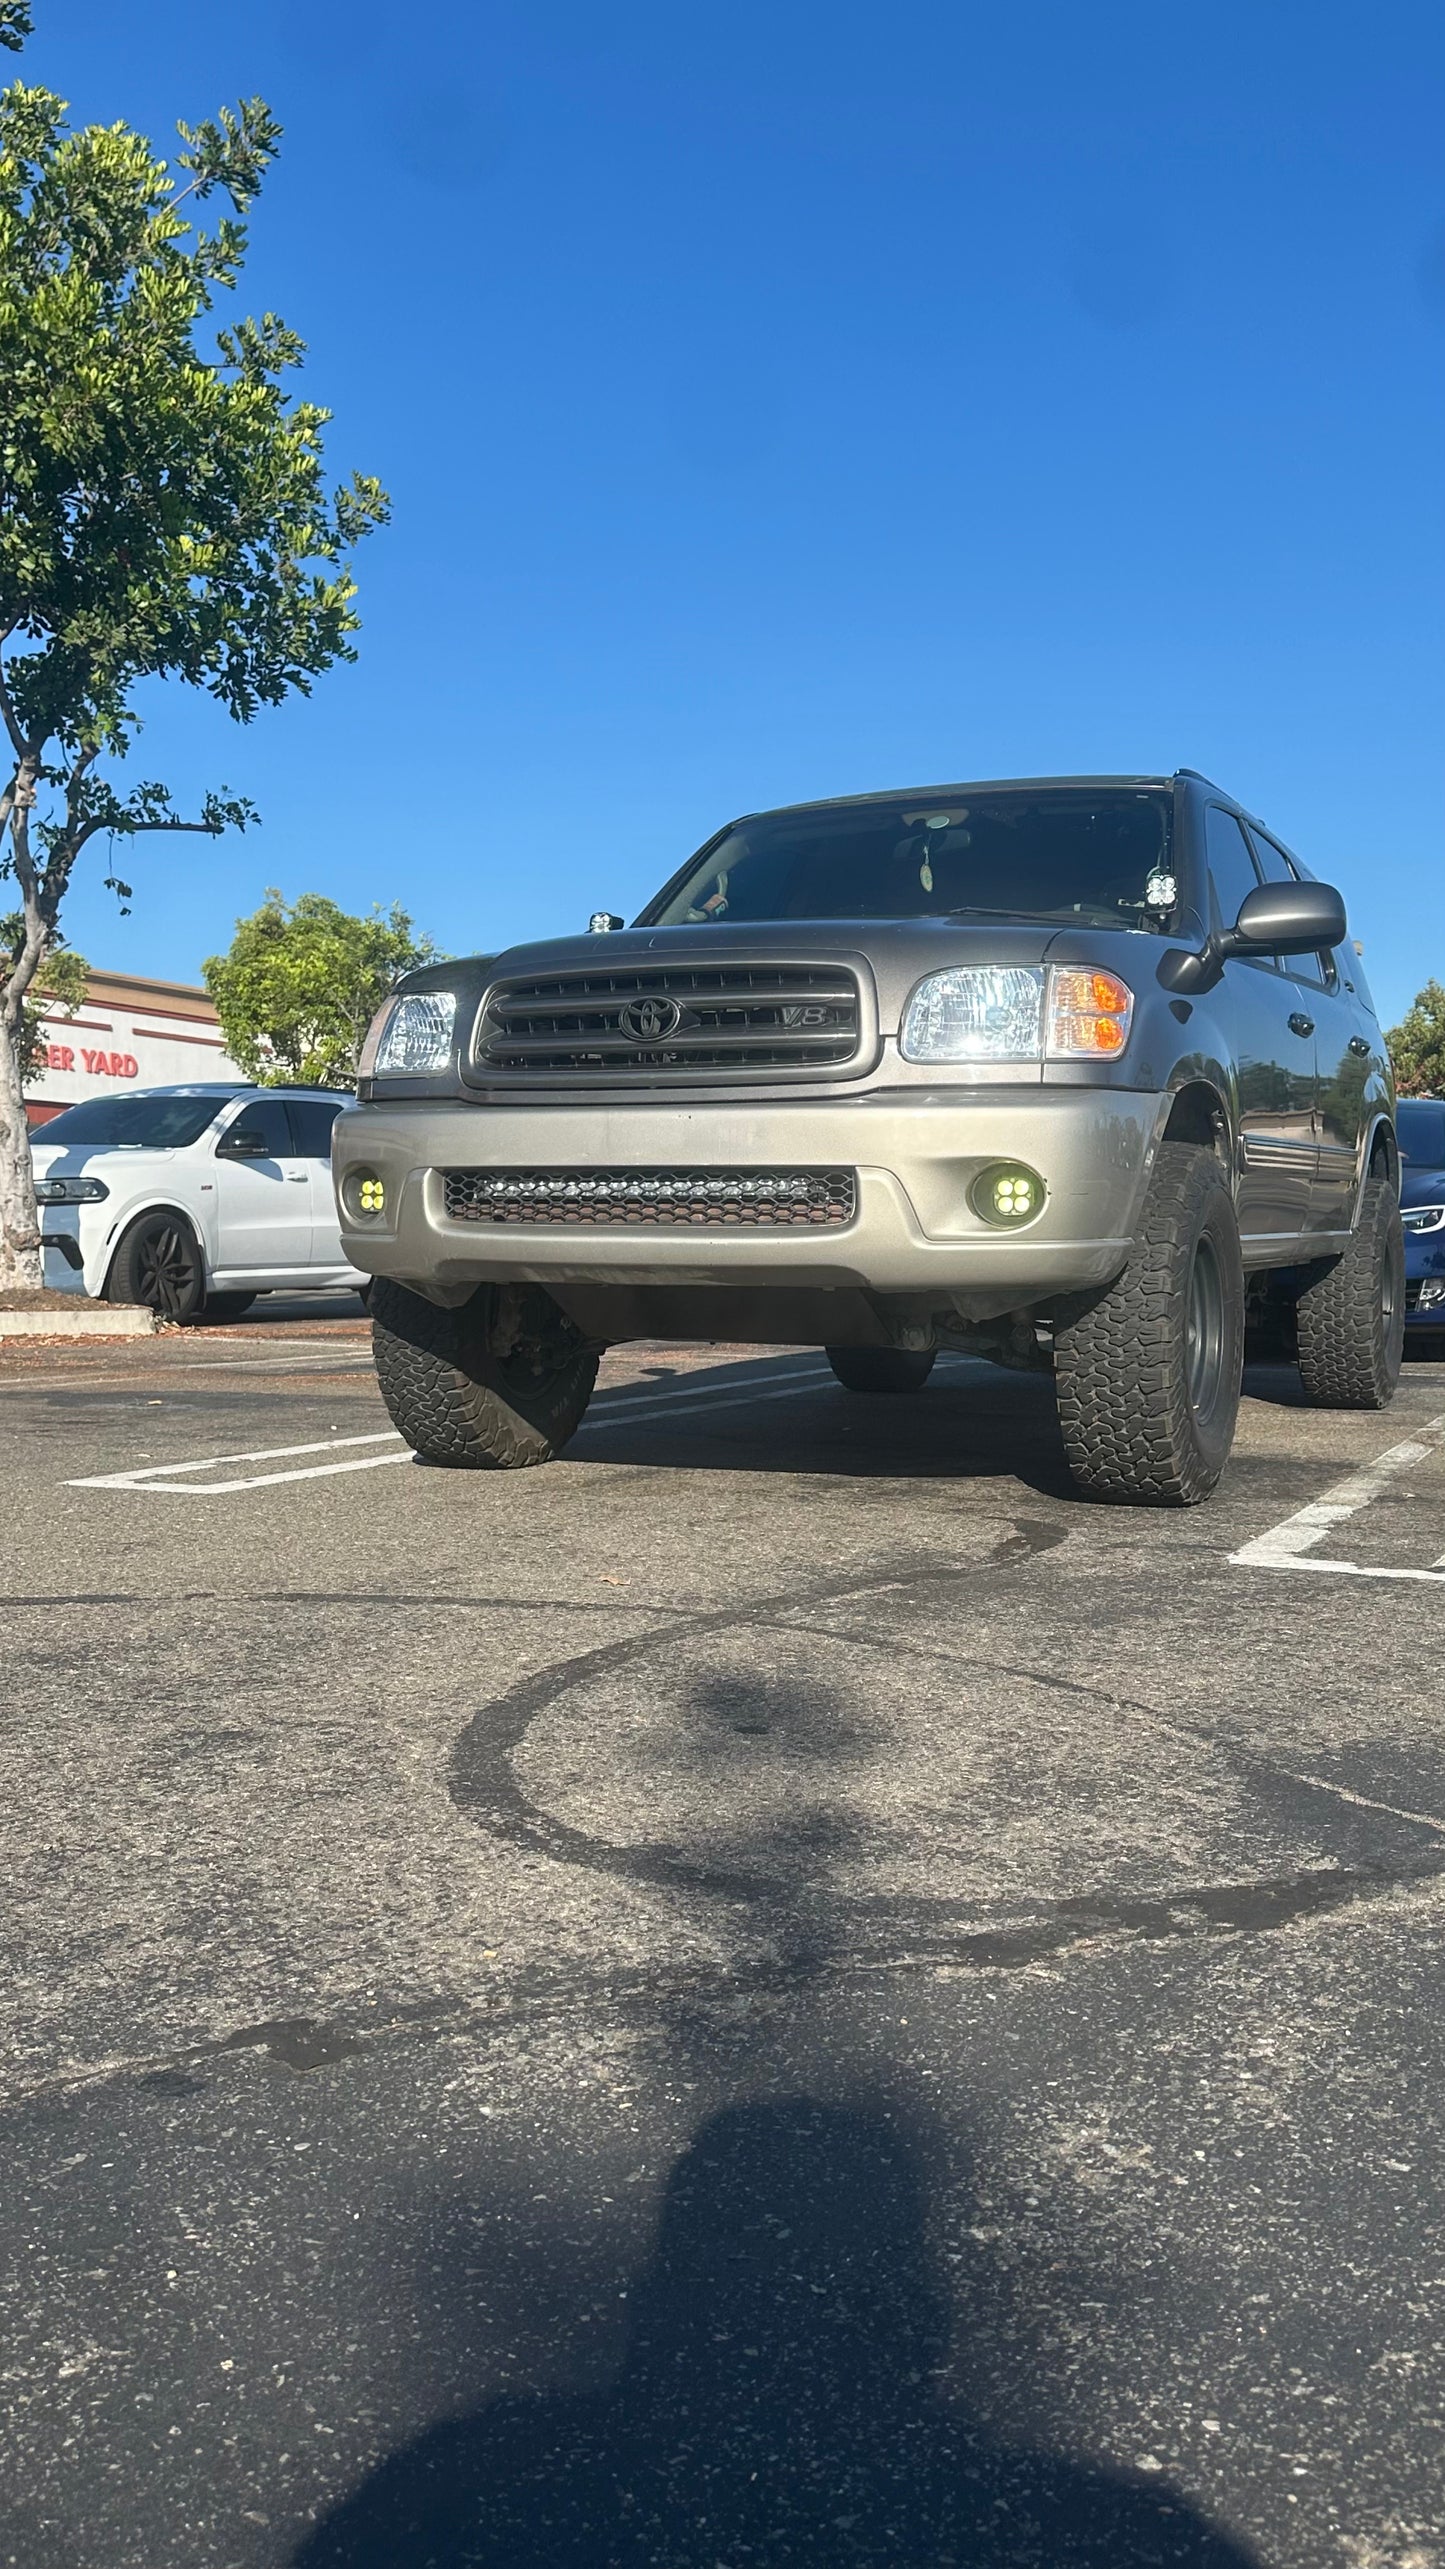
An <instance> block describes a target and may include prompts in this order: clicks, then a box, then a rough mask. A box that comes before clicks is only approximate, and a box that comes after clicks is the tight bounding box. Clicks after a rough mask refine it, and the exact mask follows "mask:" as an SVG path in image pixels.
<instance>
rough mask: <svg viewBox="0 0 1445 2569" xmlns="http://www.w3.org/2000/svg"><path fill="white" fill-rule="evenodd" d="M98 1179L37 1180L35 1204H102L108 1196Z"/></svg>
mask: <svg viewBox="0 0 1445 2569" xmlns="http://www.w3.org/2000/svg"><path fill="white" fill-rule="evenodd" d="M109 1193H110V1189H109V1187H108V1186H102V1184H101V1182H100V1179H99V1178H98V1177H42V1178H39V1179H37V1181H36V1186H35V1201H36V1203H37V1204H104V1202H105V1199H106V1197H107V1196H108V1195H109Z"/></svg>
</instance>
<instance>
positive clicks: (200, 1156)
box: [31, 1085, 367, 1320]
mask: <svg viewBox="0 0 1445 2569" xmlns="http://www.w3.org/2000/svg"><path fill="white" fill-rule="evenodd" d="M350 1102H351V1101H350V1099H349V1098H347V1097H345V1096H340V1095H338V1094H336V1093H335V1092H334V1091H332V1090H329V1089H318V1088H306V1089H287V1088H243V1087H238V1086H235V1085H227V1086H225V1087H218V1086H201V1087H194V1088H132V1089H128V1090H126V1092H125V1093H124V1094H123V1095H121V1096H117V1097H88V1098H86V1099H85V1100H84V1102H83V1104H81V1105H79V1106H71V1107H69V1108H67V1110H66V1112H65V1113H64V1114H63V1115H56V1116H53V1117H52V1118H51V1120H50V1122H49V1123H48V1124H42V1125H41V1126H40V1127H39V1129H38V1130H37V1132H36V1134H35V1136H34V1139H33V1142H32V1145H31V1157H32V1159H33V1161H34V1164H35V1181H36V1185H35V1192H36V1195H37V1198H38V1200H39V1203H40V1223H41V1230H42V1233H43V1235H44V1241H45V1281H46V1283H47V1285H51V1286H59V1287H60V1288H61V1289H62V1290H69V1291H71V1292H74V1293H86V1294H93V1295H102V1294H103V1295H105V1296H106V1297H107V1298H108V1299H109V1300H110V1301H111V1302H144V1303H149V1304H150V1306H151V1308H152V1309H153V1310H155V1311H159V1312H161V1313H163V1314H164V1316H165V1317H166V1318H167V1319H169V1320H193V1319H195V1318H196V1317H197V1315H198V1314H199V1313H200V1312H202V1311H206V1312H208V1313H209V1314H210V1315H211V1316H212V1317H213V1318H214V1319H234V1318H235V1317H236V1315H237V1314H238V1313H239V1312H242V1311H244V1310H245V1309H246V1306H247V1304H248V1303H250V1302H252V1301H253V1300H254V1299H255V1297H256V1295H257V1294H258V1293H261V1292H264V1291H265V1290H266V1289H267V1288H268V1287H274V1286H278V1285H281V1286H290V1287H292V1288H293V1289H298V1288H299V1289H304V1290H314V1291H327V1290H330V1291H332V1292H334V1291H336V1290H337V1288H338V1287H341V1288H344V1287H346V1286H360V1285H363V1284H365V1282H366V1281H367V1280H366V1278H365V1277H364V1276H363V1275H361V1274H360V1273H359V1271H358V1270H357V1269H356V1268H355V1267H353V1266H351V1265H350V1264H349V1263H348V1261H347V1259H346V1257H345V1255H344V1254H343V1251H342V1247H341V1234H340V1231H339V1229H338V1227H337V1218H336V1199H335V1197H334V1195H333V1194H332V1190H331V1127H332V1125H333V1124H334V1123H335V1121H336V1118H337V1116H338V1115H339V1114H340V1112H341V1109H342V1107H343V1106H346V1105H349V1104H350Z"/></svg>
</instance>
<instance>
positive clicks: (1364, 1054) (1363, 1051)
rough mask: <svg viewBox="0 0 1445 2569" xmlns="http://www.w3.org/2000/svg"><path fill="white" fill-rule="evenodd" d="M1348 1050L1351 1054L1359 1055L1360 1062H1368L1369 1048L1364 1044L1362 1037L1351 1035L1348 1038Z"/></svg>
mask: <svg viewBox="0 0 1445 2569" xmlns="http://www.w3.org/2000/svg"><path fill="white" fill-rule="evenodd" d="M1350 1050H1351V1052H1352V1053H1358V1054H1359V1056H1360V1059H1361V1061H1368V1060H1369V1057H1370V1047H1369V1045H1368V1044H1367V1043H1366V1041H1365V1038H1364V1036H1363V1035H1351V1037H1350Z"/></svg>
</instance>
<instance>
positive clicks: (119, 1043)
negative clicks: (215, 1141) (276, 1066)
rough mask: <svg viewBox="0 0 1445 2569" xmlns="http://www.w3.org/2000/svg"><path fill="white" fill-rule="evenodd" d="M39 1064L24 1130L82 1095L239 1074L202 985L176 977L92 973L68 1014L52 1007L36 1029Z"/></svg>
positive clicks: (27, 1092)
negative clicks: (194, 985) (155, 978)
mask: <svg viewBox="0 0 1445 2569" xmlns="http://www.w3.org/2000/svg"><path fill="white" fill-rule="evenodd" d="M40 1039H41V1045H42V1055H41V1066H40V1067H39V1068H38V1069H36V1070H34V1071H32V1073H31V1075H30V1078H29V1079H28V1080H27V1082H26V1087H25V1112H26V1115H27V1117H28V1119H29V1122H30V1125H31V1127H32V1129H33V1128H34V1127H35V1126H36V1125H37V1124H45V1123H48V1122H49V1120H50V1117H51V1116H52V1115H59V1114H60V1113H61V1112H62V1111H63V1109H64V1108H65V1107H67V1106H74V1105H76V1104H77V1103H78V1102H79V1100H80V1099H81V1098H82V1097H98V1096H103V1095H105V1094H107V1093H109V1092H111V1091H113V1090H116V1089H122V1088H164V1087H169V1086H171V1085H173V1084H177V1083H187V1082H189V1081H192V1080H209V1079H242V1078H244V1076H245V1074H244V1072H242V1071H239V1070H238V1069H237V1068H236V1065H235V1063H234V1062H233V1061H232V1059H231V1056H230V1054H229V1053H228V1052H227V1050H226V1046H225V1040H224V1038H223V1036H222V1034H221V1029H220V1025H219V1023H218V1021H217V1017H216V1011H215V1009H214V1007H213V1006H212V1003H211V1001H210V999H209V998H208V997H207V994H206V992H205V991H204V990H196V989H193V988H192V987H191V985H190V983H189V982H184V981H140V980H135V979H133V978H132V977H131V976H130V975H129V974H127V973H121V972H92V973H91V976H90V979H89V982H88V984H87V986H86V993H85V998H84V1000H83V1002H82V1003H81V1005H80V1006H79V1007H78V1008H77V1009H76V1010H75V1012H74V1014H73V1015H71V1014H70V1013H69V1012H68V1011H67V1010H66V1009H64V1008H61V1007H59V1006H56V1007H55V1008H52V1009H48V1010H47V1011H46V1014H45V1017H44V1020H43V1022H42V1026H41V1038H40Z"/></svg>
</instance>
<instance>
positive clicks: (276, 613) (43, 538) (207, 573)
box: [0, 0, 387, 1288]
mask: <svg viewBox="0 0 1445 2569" xmlns="http://www.w3.org/2000/svg"><path fill="white" fill-rule="evenodd" d="M28 32H29V10H28V7H27V5H26V0H0V42H3V43H4V44H5V45H6V46H8V47H9V48H10V49H11V50H12V51H14V50H16V49H17V48H18V46H19V44H20V42H21V41H22V39H23V37H24V36H25V35H26V34H28ZM178 130H179V133H180V137H181V142H182V145H183V148H182V149H181V150H180V151H179V152H177V154H176V155H175V160H174V163H173V165H168V164H167V163H166V162H164V161H162V160H159V159H157V158H156V157H155V155H154V153H153V152H152V149H151V147H150V145H149V144H148V143H147V142H146V141H145V140H144V139H143V138H142V137H141V136H140V135H138V134H135V133H132V132H131V131H129V129H128V128H127V127H125V126H124V125H108V126H106V125H91V126H86V127H84V128H81V129H78V130H71V129H70V128H69V127H68V126H67V125H66V122H65V108H64V102H63V101H62V100H61V99H59V98H56V97H55V96H53V95H52V94H51V92H50V91H48V90H45V89H38V88H29V87H27V86H26V85H25V84H24V83H23V82H20V81H17V82H15V83H13V84H12V85H11V86H10V87H9V88H8V89H6V90H4V91H3V92H0V722H3V725H4V738H5V739H8V742H9V748H10V753H11V755H10V761H9V774H8V777H7V775H6V768H5V765H3V764H0V875H4V876H8V877H9V878H11V880H12V881H13V883H14V886H15V889H16V892H17V893H18V896H19V898H18V907H17V908H16V910H15V912H14V916H13V918H12V919H11V920H10V921H9V922H8V923H7V924H6V928H5V930H3V931H0V1286H5V1287H15V1286H19V1287H21V1288H26V1287H35V1286H38V1284H39V1282H40V1252H39V1226H38V1221H37V1217H36V1211H35V1197H34V1188H33V1184H32V1180H31V1172H30V1155H29V1148H28V1141H27V1135H26V1126H25V1113H24V1104H23V1097H22V1080H23V1075H24V1067H25V1055H26V1050H27V1044H28V1041H29V1036H28V1031H27V1030H28V1027H29V1026H30V1024H31V1023H32V1022H33V1002H31V1001H30V997H29V994H30V993H31V991H32V990H33V989H34V987H35V985H36V981H37V976H42V977H43V975H44V972H45V969H46V966H47V963H48V961H49V960H50V959H52V958H53V957H54V956H55V954H56V952H57V949H58V948H59V947H60V945H61V944H62V942H63V934H62V929H61V925H60V912H61V906H62V903H63V901H64V898H65V894H66V891H67V889H68V886H69V884H70V880H71V876H72V874H73V871H74V868H75V866H76V863H77V861H78V860H79V858H80V856H81V854H82V852H83V850H84V849H85V848H86V847H87V846H88V844H89V842H90V841H91V839H93V838H94V837H96V836H97V835H98V834H99V833H105V834H106V835H107V837H108V838H109V840H110V841H111V844H112V856H111V865H110V870H109V871H108V873H107V875H106V878H105V879H106V881H107V883H108V884H109V885H110V886H111V887H112V888H113V889H114V890H115V891H116V892H117V893H118V894H119V896H120V898H121V900H122V901H124V900H125V899H126V898H127V897H128V887H127V886H126V885H125V884H124V883H123V882H121V880H120V878H119V875H118V874H117V872H116V870H115V862H116V860H115V854H114V842H115V840H117V839H119V840H121V841H125V840H127V839H132V838H135V837H138V836H140V835H142V834H143V833H147V832H152V831H194V832H199V833H204V834H207V835H212V836H213V835H215V834H216V833H217V832H218V831H220V830H223V829H225V828H227V827H236V828H244V827H245V826H246V824H247V822H248V821H249V820H251V819H253V818H254V817H255V816H254V814H253V812H252V810H251V806H250V805H249V803H248V802H246V801H245V799H244V798H243V797H241V796H237V795H233V794H230V793H227V792H216V793H210V794H207V795H205V796H204V797H203V798H202V800H201V802H200V806H199V809H197V810H195V811H193V812H191V813H184V812H181V811H179V810H178V809H177V808H176V807H175V805H174V803H173V800H172V797H171V794H170V792H169V790H168V788H167V787H166V786H165V785H164V784H161V783H157V782H153V781H146V782H143V783H139V784H136V785H133V786H132V787H130V789H129V790H128V791H124V790H122V788H121V786H120V785H119V783H118V782H117V781H116V775H115V770H116V768H117V765H118V763H119V762H120V761H122V760H123V759H124V757H125V754H126V752H127V751H128V749H129V748H130V747H131V745H132V743H133V740H134V736H135V733H136V731H137V729H138V728H139V726H138V721H137V716H136V712H135V706H134V699H135V696H136V693H137V690H138V689H139V688H140V687H141V685H142V682H143V681H145V680H146V679H154V678H170V679H176V680H179V681H180V682H181V683H182V684H183V685H186V686H191V687H197V688H203V689H205V690H207V691H208V692H209V693H210V694H211V695H212V696H214V697H215V698H216V699H217V700H218V702H219V703H221V704H222V705H224V706H225V708H226V711H227V712H228V713H229V714H231V715H232V716H233V717H234V718H235V720H236V721H238V722H243V723H245V722H250V721H251V720H252V718H253V716H254V715H255V714H256V713H257V711H258V710H259V708H260V707H261V706H262V705H274V704H279V703H281V702H282V701H283V699H284V698H285V697H287V696H289V695H290V694H292V693H293V692H294V691H296V690H299V691H301V692H302V693H303V694H304V693H308V692H309V690H310V685H311V681H312V679H313V678H314V677H315V676H316V675H318V674H319V672H321V671H322V670H324V669H327V668H329V667H330V666H331V664H332V663H333V662H334V661H337V660H349V659H352V658H354V656H355V652H354V646H353V644H352V640H351V637H352V635H353V634H354V632H355V631H356V628H357V623H358V618H357V614H356V608H355V594H356V593H355V584H354V581H353V580H352V577H351V572H350V567H349V566H350V559H351V554H352V551H353V548H354V547H355V545H356V543H357V542H358V541H359V539H360V538H361V537H362V536H364V535H366V534H367V533H368V532H369V531H370V530H371V529H372V528H373V527H375V526H377V525H378V524H380V523H381V522H382V521H383V520H384V519H385V516H386V513H387V504H386V497H385V494H384V492H383V491H382V489H381V487H380V485H379V484H378V483H377V482H375V481H372V480H369V479H365V478H362V477H360V476H356V477H353V479H352V480H351V481H350V482H347V483H345V484H342V485H340V486H339V487H328V483H327V479H326V475H325V471H324V461H323V451H322V449H323V431H324V429H325V427H326V423H327V419H328V417H329V414H328V413H327V412H326V411H324V410H320V409H318V408H317V407H316V406H315V404H314V403H311V402H303V401H299V400H296V399H294V398H293V397H292V395H291V393H290V390H289V387H288V386H287V384H286V380H285V379H286V377H287V375H288V373H289V372H290V370H291V369H292V368H294V367H296V366H297V365H298V364H299V363H300V361H301V358H302V356H303V354H304V348H303V343H302V342H301V341H300V340H299V339H298V338H297V337H296V335H295V333H294V332H293V331H291V330H289V329H287V327H286V325H285V324H284V322H282V321H280V320H278V319H277V317H276V315H275V314H274V313H266V314H264V315H263V317H262V319H261V320H259V321H254V320H235V321H234V322H233V323H232V325H231V326H230V327H228V328H224V329H216V330H215V332H214V335H213V337H212V338H211V340H210V344H209V346H206V345H203V344H202V333H203V325H205V324H206V321H207V316H208V315H209V314H210V313H211V311H212V308H213V305H214V302H215V299H216V297H217V295H218V294H220V293H226V292H229V291H230V290H232V289H233V288H234V287H235V285H236V283H237V280H238V277H239V274H240V269H241V265H242V261H243V258H244V255H245V249H246V235H245V230H244V226H243V225H242V223H241V222H240V220H239V219H237V218H239V217H240V216H241V215H243V214H244V213H245V211H246V210H247V208H248V207H249V205H250V204H251V203H252V201H253V199H254V198H255V196H256V193H257V190H258V189H259V187H260V185H261V183H262V180H263V178H264V176H265V172H266V170H267V168H268V166H269V164H270V163H271V161H272V160H273V159H274V158H275V155H276V150H277V146H278V142H279V139H280V128H279V126H278V125H277V124H276V122H275V120H274V118H273V117H272V116H271V114H270V112H269V110H268V109H267V107H266V106H265V105H264V103H263V102H262V101H261V100H260V99H255V98H253V99H249V100H247V101H245V102H244V103H243V104H242V105H240V106H239V107H237V108H236V109H235V110H234V111H233V110H231V109H229V108H223V109H222V110H221V113H220V115H219V117H218V119H217V121H216V122H215V123H207V124H203V125H199V126H197V127H195V128H191V127H188V126H185V125H182V126H181V127H179V129H178ZM216 195H219V196H221V197H223V198H226V199H228V200H229V203H230V206H231V208H232V211H231V213H229V214H223V215H221V216H220V218H219V219H218V220H217V222H216V223H215V226H214V229H213V230H211V231H210V232H209V233H206V232H202V231H200V230H199V229H197V228H196V227H195V226H194V225H193V224H192V222H191V221H190V220H189V214H190V213H191V212H193V211H194V209H195V208H196V207H197V206H199V205H200V204H201V203H202V202H204V200H206V199H207V198H209V197H213V196H216ZM0 748H3V740H0Z"/></svg>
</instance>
